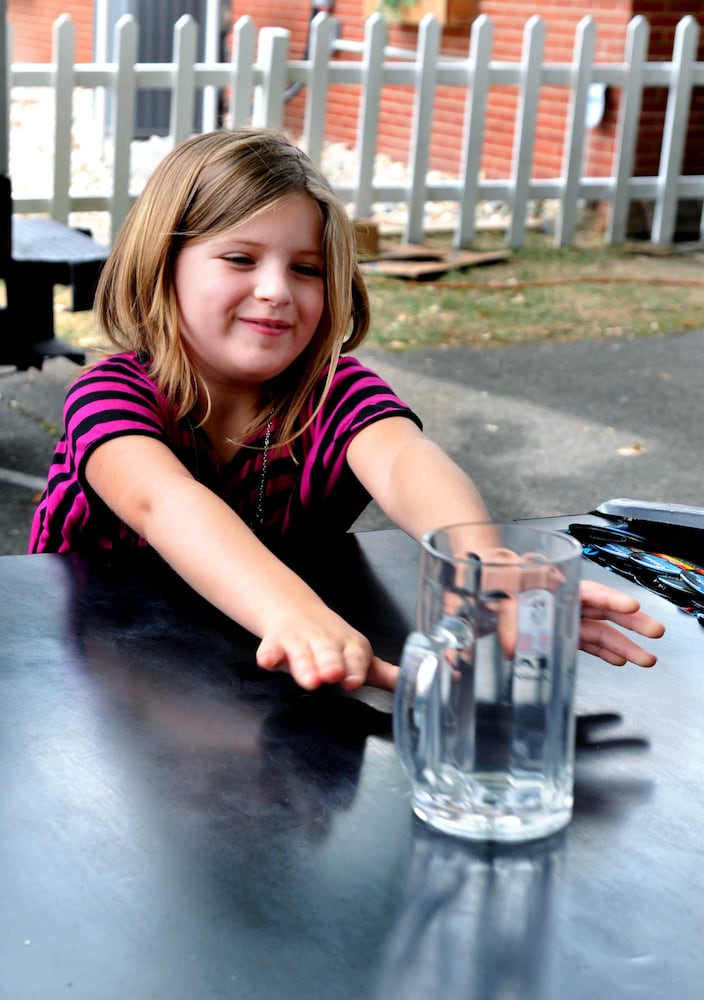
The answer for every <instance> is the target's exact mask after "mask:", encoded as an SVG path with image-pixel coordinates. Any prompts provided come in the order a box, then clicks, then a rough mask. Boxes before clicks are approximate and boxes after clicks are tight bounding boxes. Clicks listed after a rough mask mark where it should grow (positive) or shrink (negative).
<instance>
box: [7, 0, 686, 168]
mask: <svg viewBox="0 0 704 1000" xmlns="http://www.w3.org/2000/svg"><path fill="white" fill-rule="evenodd" d="M317 2H321V0H317ZM334 2H335V9H334V13H335V15H336V17H337V18H338V19H339V21H340V24H341V33H342V37H343V38H345V39H350V40H351V39H356V40H359V39H361V38H362V34H363V26H364V19H365V16H367V13H368V11H369V10H370V9H373V8H371V7H369V6H367V8H366V11H365V7H364V4H365V2H366V3H372V4H373V2H374V0H334ZM420 2H421V3H424V2H429V3H432V4H433V5H434V6H433V7H432V8H429V9H433V10H443V11H447V10H448V9H449V11H450V17H451V20H453V23H452V24H449V25H446V26H445V27H444V28H443V43H442V45H443V52H444V53H446V54H455V55H465V54H466V53H467V50H468V45H469V31H470V25H471V22H472V20H473V19H474V18H475V17H477V16H478V15H479V14H486V15H487V16H488V17H489V18H490V20H491V21H492V23H493V25H494V50H493V54H492V58H494V59H497V60H508V61H514V60H518V59H519V58H520V53H521V46H522V39H523V29H524V25H525V22H526V21H527V19H528V18H529V17H530V16H531V15H533V14H537V15H539V16H540V17H541V18H542V19H543V20H544V21H545V24H546V29H547V30H546V43H545V59H546V60H547V61H549V62H566V61H569V60H570V59H571V56H572V48H573V45H574V34H575V29H576V26H577V24H578V23H579V21H580V20H581V18H582V17H584V16H585V15H587V14H589V15H591V16H592V17H593V18H594V20H595V21H596V24H597V45H596V61H598V62H603V61H608V62H621V61H623V58H624V44H625V37H626V28H627V25H628V22H629V21H630V20H631V18H633V17H634V16H635V15H637V14H642V15H643V16H645V17H646V18H647V19H648V21H649V23H650V26H651V34H650V49H649V53H648V58H649V59H651V60H657V61H668V60H669V59H670V58H671V56H672V45H673V40H674V34H675V28H676V26H677V23H678V22H679V21H680V19H681V18H682V17H684V16H685V15H686V14H691V15H693V16H695V17H696V18H698V20H699V21H700V23H701V24H702V25H704V0H691V2H689V3H688V2H685V0H640V2H639V0H596V2H592V3H591V4H587V3H584V2H581V0H533V2H531V3H526V2H525V0H420ZM416 6H418V5H416ZM7 7H8V19H9V21H10V22H11V24H12V26H13V30H14V39H15V44H14V59H15V60H17V61H22V62H46V61H49V59H50V57H51V33H52V24H53V22H54V20H55V19H56V18H57V17H58V16H59V15H60V14H61V13H67V14H70V15H71V18H72V19H73V21H74V23H75V25H76V43H77V60H78V61H79V62H90V61H92V59H93V57H94V56H93V52H94V49H93V44H94V41H93V9H94V3H93V0H8V4H7ZM183 7H184V9H192V10H193V9H195V8H194V7H193V6H190V7H189V4H188V2H187V0H184V2H183ZM245 10H246V13H248V14H249V15H250V16H251V17H252V18H253V19H254V21H255V23H256V25H257V27H264V26H267V25H278V26H280V27H284V28H287V29H288V30H289V31H290V32H291V54H292V56H293V57H294V58H302V57H303V54H304V52H305V48H306V39H307V32H308V24H309V21H310V16H311V6H310V5H309V2H304V3H299V4H296V5H294V4H291V5H289V6H288V7H286V6H284V8H283V9H282V7H281V5H280V4H278V3H275V2H274V0H247V3H246V5H244V4H242V3H241V0H233V2H232V16H233V18H235V17H239V16H240V15H241V14H242V13H243V12H245ZM456 11H459V13H456ZM454 21H456V23H454ZM416 34H417V29H416V28H415V27H413V26H402V25H394V26H392V27H391V28H390V41H391V42H392V43H393V44H394V45H404V44H405V45H408V46H409V47H413V46H414V45H415V39H416ZM703 36H704V32H703ZM698 58H699V59H700V60H702V59H704V37H703V39H702V41H701V42H700V50H699V55H698ZM303 101H304V97H303V95H298V96H297V97H294V98H293V99H292V100H291V101H290V102H289V104H288V106H287V112H286V125H287V127H289V128H290V129H291V130H292V131H295V130H296V129H297V128H298V127H300V125H301V122H302V114H303ZM666 101H667V92H666V90H665V89H664V88H649V89H648V90H647V91H646V94H645V97H644V103H643V111H642V114H641V128H640V137H639V145H638V151H637V158H636V169H635V172H636V173H637V174H640V175H651V174H656V173H657V167H658V161H659V156H660V134H661V128H662V121H663V117H664V113H665V105H666ZM463 105H464V100H463V95H462V94H460V93H458V92H457V88H440V90H439V92H438V98H437V114H436V116H435V124H434V134H433V141H432V145H431V149H432V160H431V167H432V168H434V169H439V170H448V171H454V170H455V169H456V168H457V164H458V143H457V136H458V134H459V131H460V123H461V120H462V114H463ZM410 108H411V104H410V99H409V96H408V95H407V94H406V93H405V92H403V91H402V90H401V91H400V92H392V89H391V88H387V92H386V93H385V99H384V104H383V107H382V115H381V136H382V141H381V143H380V149H381V150H382V151H383V152H386V153H388V154H390V155H391V156H393V157H395V158H398V159H401V160H405V159H406V153H407V149H408V143H409V125H410ZM515 108H516V94H515V91H513V90H512V89H511V88H503V89H500V88H492V91H491V93H490V104H489V109H490V110H489V121H490V128H489V129H488V131H487V135H486V138H485V146H484V158H483V163H482V166H483V170H484V172H485V173H486V175H487V176H488V177H501V176H506V174H507V171H508V167H509V164H510V159H511V152H512V145H513V119H514V115H515ZM566 110H567V100H566V95H565V94H564V93H563V92H561V90H560V89H559V88H555V87H553V88H550V87H545V88H543V92H542V94H541V101H540V107H539V114H538V122H537V135H536V147H535V159H534V167H533V175H534V176H535V177H553V176H557V175H559V174H560V172H561V165H562V135H563V131H564V122H565V114H566ZM329 112H330V119H329V120H330V122H331V123H334V134H333V133H332V128H333V125H331V134H330V135H329V138H330V139H335V140H338V141H346V142H348V143H350V144H352V143H353V142H354V137H355V133H356V125H357V107H356V100H355V96H354V91H353V90H352V88H349V87H347V88H342V87H338V88H333V92H332V93H331V96H330V102H329ZM617 113H618V94H617V93H614V92H611V91H607V100H606V106H605V111H604V115H603V119H602V121H601V123H600V124H599V125H598V126H597V127H596V128H594V129H593V130H592V131H591V134H590V142H589V148H588V157H589V160H588V172H589V173H590V174H593V175H600V176H604V175H608V174H609V173H610V168H611V154H612V150H613V140H614V134H615V128H616V120H617ZM683 172H684V173H689V174H694V173H696V174H699V173H704V88H701V87H699V88H696V90H695V93H694V98H693V108H692V115H691V119H690V130H689V141H688V146H687V150H686V154H685V162H684V166H683Z"/></svg>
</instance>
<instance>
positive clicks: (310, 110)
mask: <svg viewBox="0 0 704 1000" xmlns="http://www.w3.org/2000/svg"><path fill="white" fill-rule="evenodd" d="M334 27H335V25H334V22H333V19H332V18H331V17H330V16H329V15H328V14H326V13H324V12H321V13H319V14H316V15H315V17H314V18H313V23H312V25H311V38H310V51H309V54H308V58H309V60H310V68H309V71H308V85H307V90H306V111H305V120H304V122H303V145H304V149H305V151H306V152H307V153H308V156H310V158H311V160H313V162H314V163H320V160H321V158H322V155H323V138H324V136H325V117H326V116H325V112H326V108H327V104H328V88H329V86H330V82H329V77H330V53H331V52H332V41H333V29H334Z"/></svg>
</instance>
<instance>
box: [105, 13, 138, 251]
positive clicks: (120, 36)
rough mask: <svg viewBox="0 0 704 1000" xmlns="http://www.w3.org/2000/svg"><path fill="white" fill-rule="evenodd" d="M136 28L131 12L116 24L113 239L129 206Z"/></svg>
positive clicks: (113, 128) (135, 88)
mask: <svg viewBox="0 0 704 1000" xmlns="http://www.w3.org/2000/svg"><path fill="white" fill-rule="evenodd" d="M138 36H139V28H138V25H137V22H136V21H135V19H134V18H133V17H132V15H131V14H125V15H124V16H123V17H121V18H120V19H119V20H118V22H117V24H116V25H115V46H114V51H115V58H116V62H117V71H116V77H115V81H114V95H113V96H114V101H113V121H112V136H113V167H112V201H111V209H110V222H111V232H110V236H111V238H113V239H114V237H115V235H116V233H117V230H118V229H119V228H120V226H121V225H122V223H123V222H124V221H125V217H126V215H127V213H128V211H129V208H130V193H129V187H130V159H131V156H130V154H131V149H132V136H133V135H134V119H135V95H136V90H137V85H136V78H135V77H136V73H135V66H136V63H137V42H138Z"/></svg>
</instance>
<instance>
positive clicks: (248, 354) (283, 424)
mask: <svg viewBox="0 0 704 1000" xmlns="http://www.w3.org/2000/svg"><path fill="white" fill-rule="evenodd" d="M96 315H97V318H98V320H99V322H100V324H101V326H102V327H103V329H104V330H105V331H106V333H107V334H108V336H109V337H110V339H111V341H112V342H113V343H114V344H115V345H116V347H117V348H118V349H119V351H120V353H118V354H115V355H113V356H112V357H109V358H107V359H106V360H104V361H101V362H98V363H97V364H96V365H94V366H93V367H92V368H90V369H88V370H87V371H86V372H84V373H83V374H81V375H80V376H79V378H78V379H77V380H76V382H75V383H74V384H73V386H72V387H71V388H70V390H69V392H68V395H67V399H66V405H65V410H64V420H65V433H64V436H63V437H62V439H61V441H60V442H59V444H58V446H57V450H56V454H55V457H54V460H53V463H52V466H51V469H50V471H49V477H48V483H47V487H46V491H45V493H44V495H43V497H42V500H41V503H40V505H39V507H38V509H37V512H36V515H35V518H34V523H33V526H32V534H31V540H30V551H32V552H47V551H52V552H63V551H67V550H71V549H75V550H83V551H90V550H96V549H100V548H120V549H126V548H130V547H137V546H144V545H149V546H152V547H153V548H154V549H155V550H156V551H157V552H159V553H160V554H161V556H162V557H163V558H164V559H165V560H166V561H167V562H168V563H169V564H170V565H171V566H172V567H173V568H174V569H175V570H176V571H177V572H178V573H179V574H180V575H181V576H182V577H183V578H184V579H185V580H186V581H187V582H188V583H189V584H190V585H191V586H192V587H194V588H195V589H196V590H197V591H198V592H200V593H201V594H202V595H203V596H204V597H205V598H207V599H208V600H209V601H211V602H212V603H213V604H214V605H215V606H216V607H218V608H219V609H220V610H221V611H223V612H225V613H226V614H227V615H229V616H230V617H231V618H233V619H234V620H236V621H237V622H239V623H240V624H241V625H242V626H244V627H245V628H246V629H248V630H249V631H251V632H253V633H254V634H255V635H257V636H258V637H260V638H261V643H260V645H259V647H258V650H257V662H258V664H259V665H260V666H261V667H263V668H265V669H269V670H274V669H285V670H288V671H290V673H291V674H292V675H293V677H294V678H295V679H296V681H297V682H298V683H299V684H300V685H302V686H303V687H305V688H309V689H312V688H316V687H318V686H319V685H321V684H324V683H340V684H341V685H342V686H343V687H344V688H346V689H348V690H352V689H355V688H357V687H359V686H360V685H362V684H364V683H371V684H376V685H379V686H382V687H386V688H392V687H393V685H394V681H395V678H396V673H397V668H396V667H394V666H392V665H391V664H389V663H386V662H384V661H381V660H379V659H377V658H376V657H375V656H374V654H373V652H372V650H371V648H370V645H369V643H368V641H367V640H366V638H365V637H364V636H363V635H361V634H360V633H359V632H357V631H356V630H355V629H353V628H351V627H350V626H349V625H348V624H347V622H345V621H344V620H343V619H342V618H340V617H339V616H338V615H337V614H335V613H334V612H333V611H332V610H331V609H330V608H328V607H327V606H326V605H325V604H324V603H323V602H322V601H321V600H320V598H318V596H317V595H316V594H315V593H314V592H313V591H312V590H311V589H310V588H309V587H308V586H307V585H306V584H305V583H304V582H303V581H302V580H301V579H300V578H299V577H298V576H297V575H296V574H295V573H294V572H293V571H292V570H290V569H289V568H287V567H286V565H285V564H284V563H283V562H282V561H280V560H279V559H278V558H277V557H276V556H275V555H274V553H273V552H272V551H271V549H272V547H273V546H274V545H275V543H276V542H277V541H279V540H284V541H285V540H293V541H295V540H296V539H297V538H299V539H300V538H302V539H304V538H306V537H307V536H308V537H310V534H311V533H315V534H316V536H317V537H320V536H321V535H323V534H324V533H326V532H343V531H346V530H347V529H348V528H349V527H350V526H351V525H352V523H353V522H354V520H355V519H356V517H357V516H358V515H359V513H360V512H361V510H362V509H363V508H364V506H365V505H366V504H367V502H368V501H369V499H370V497H374V498H376V500H377V501H378V503H379V505H380V506H381V508H382V509H383V510H384V511H385V512H386V514H387V515H388V516H389V517H391V518H392V519H393V520H394V521H395V523H396V524H398V525H399V526H400V527H401V528H403V529H404V530H405V531H407V532H408V533H409V534H411V535H413V536H414V537H416V538H419V537H420V536H421V535H422V534H423V533H424V532H425V531H427V530H429V529H430V528H433V527H436V526H438V525H441V524H448V523H453V522H459V521H482V520H487V519H488V515H487V511H486V509H485V507H484V504H483V503H482V501H481V498H480V497H479V495H478V493H477V491H476V489H475V488H474V486H473V484H472V483H471V481H470V480H469V479H468V478H467V476H466V475H465V474H464V473H463V472H462V471H461V470H460V469H459V468H458V467H457V466H456V465H455V464H454V463H453V462H452V461H451V460H450V459H449V458H448V457H447V456H446V455H445V454H444V453H443V452H442V451H441V450H440V449H439V448H438V447H437V446H436V445H435V444H434V443H432V442H431V441H430V440H428V439H427V438H426V437H424V435H423V433H422V431H421V428H420V422H419V420H418V418H417V417H416V416H415V414H414V413H412V412H411V410H410V409H409V408H408V407H407V406H406V405H405V404H404V403H402V402H401V401H400V400H399V399H398V398H397V397H396V396H395V395H394V393H393V392H392V390H391V389H390V388H389V386H388V385H386V384H385V383H384V382H383V381H382V380H381V379H380V378H379V377H378V376H377V375H376V374H375V373H374V372H372V371H370V370H368V369H366V368H364V367H363V366H362V365H361V364H359V363H358V362H357V361H356V360H354V358H352V357H343V353H344V354H347V352H349V351H351V350H353V349H354V348H356V347H357V346H358V345H359V344H360V343H361V342H362V340H363V338H364V336H365V334H366V332H367V329H368V325H369V304H368V299H367V294H366V290H365V287H364V283H363V279H362V277H361V275H360V272H359V270H358V268H357V266H356V262H355V245H354V232H353V228H352V226H351V224H350V222H349V220H348V218H347V215H346V213H345V211H344V208H343V207H342V205H341V204H340V203H339V202H338V201H337V199H336V198H335V196H334V194H333V192H332V190H331V188H330V186H329V184H328V183H327V181H326V180H325V178H324V176H323V175H322V174H321V173H320V172H319V171H318V170H317V169H316V168H315V166H314V165H313V164H312V163H311V161H310V160H309V159H308V158H307V157H306V156H305V155H304V154H303V153H302V152H301V151H300V150H298V149H297V148H296V147H295V146H294V145H293V144H291V143H290V142H289V141H288V140H287V139H285V138H284V137H283V136H281V135H279V134H277V133H272V132H269V131H265V130H241V131H234V132H228V131H219V132H215V133H211V134H205V135H199V136H196V137H195V138H193V139H190V140H188V141H187V142H185V143H183V144H181V145H180V146H178V147H177V148H176V149H174V150H173V151H172V152H171V153H170V154H169V155H168V156H167V157H166V158H165V159H164V160H163V161H162V162H161V164H160V165H159V166H158V167H157V169H156V170H155V171H154V173H153V174H152V176H151V178H150V180H149V182H148V184H147V185H146V187H145V189H144V191H143V193H142V194H141V196H140V197H139V198H138V199H137V201H136V202H135V204H134V206H133V208H132V210H131V212H130V214H129V216H128V218H127V220H126V222H125V224H124V226H123V227H122V229H121V231H120V233H119V235H118V237H117V239H116V240H115V244H114V246H113V249H112V252H111V254H110V257H109V259H108V261H107V264H106V266H105V268H104V270H103V274H102V277H101V282H100V286H99V289H98V294H97V299H96ZM582 597H583V606H582V614H583V622H582V633H581V636H582V648H583V649H586V650H587V651H589V652H594V653H597V654H599V655H601V656H602V657H603V658H604V659H606V660H607V661H609V662H612V663H619V664H622V663H625V662H626V661H627V660H631V661H633V662H635V663H638V664H640V665H642V666H650V665H651V664H652V663H654V662H655V657H653V656H651V655H650V654H649V653H647V652H645V651H644V650H643V649H641V648H640V646H639V645H637V644H636V643H635V642H633V641H632V640H630V639H629V638H628V637H627V636H625V635H624V634H623V633H621V632H619V631H618V630H617V629H614V628H613V627H612V626H611V625H609V624H608V623H607V621H606V619H610V620H611V621H612V622H615V623H617V624H619V625H624V626H626V627H628V628H630V629H632V630H633V631H635V632H638V633H641V634H643V635H646V636H651V637H655V636H658V635H660V634H661V633H662V627H661V626H660V625H659V624H658V623H657V622H655V621H654V620H653V619H651V618H649V617H648V616H647V615H645V614H644V613H643V612H641V611H640V609H639V607H638V605H637V603H636V602H635V601H634V600H633V599H632V598H630V597H627V596H625V595H623V594H620V593H619V592H617V591H615V590H611V589H609V588H605V587H600V586H598V585H596V584H593V583H589V582H587V583H585V584H584V585H583V590H582Z"/></svg>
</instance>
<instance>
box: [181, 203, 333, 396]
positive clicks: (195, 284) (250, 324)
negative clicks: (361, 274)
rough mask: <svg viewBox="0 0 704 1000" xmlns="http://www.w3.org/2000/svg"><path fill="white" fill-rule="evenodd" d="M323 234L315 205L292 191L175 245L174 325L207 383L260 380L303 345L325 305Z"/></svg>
mask: <svg viewBox="0 0 704 1000" xmlns="http://www.w3.org/2000/svg"><path fill="white" fill-rule="evenodd" d="M322 238H323V223H322V218H321V213H320V210H319V208H318V206H317V205H316V204H315V202H314V201H313V200H312V199H311V198H310V197H308V195H305V194H296V195H291V196H288V197H286V198H283V199H282V200H281V201H279V202H277V203H276V204H274V205H273V206H271V207H270V208H267V209H265V210H264V211H262V212H259V213H258V214H257V215H256V216H254V217H253V218H252V219H250V220H248V221H246V222H244V223H242V224H241V225H239V226H235V227H234V228H233V229H231V230H230V231H229V232H227V233H223V234H220V235H218V236H214V237H212V238H210V239H206V240H200V241H197V242H193V243H188V244H186V246H184V247H183V249H182V250H181V251H180V252H179V254H178V257H177V259H176V264H175V270H174V280H175V286H176V299H177V303H178V315H179V332H180V334H181V336H182V338H183V340H184V341H185V343H186V345H187V347H188V352H189V355H190V357H191V360H192V362H193V364H194V366H195V368H196V370H197V371H198V374H199V376H200V377H201V379H203V381H204V382H205V383H206V385H207V387H208V389H209V390H210V391H214V390H215V391H216V390H217V388H218V387H220V388H223V389H229V390H231V389H232V388H233V387H235V386H240V387H242V388H244V387H247V388H253V387H255V386H256V387H259V386H260V385H261V384H262V383H263V382H266V381H268V380H269V379H272V378H274V377H275V376H277V375H279V374H281V372H283V371H284V370H285V369H286V368H288V366H289V365H290V364H291V363H292V362H293V361H295V359H296V358H297V357H298V356H299V355H300V354H301V352H302V351H304V350H305V348H306V347H307V346H308V344H309V343H310V341H311V339H312V337H313V335H314V334H315V331H316V329H317V327H318V324H319V322H320V318H321V316H322V313H323V308H324V305H325V261H324V259H323V252H322Z"/></svg>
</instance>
